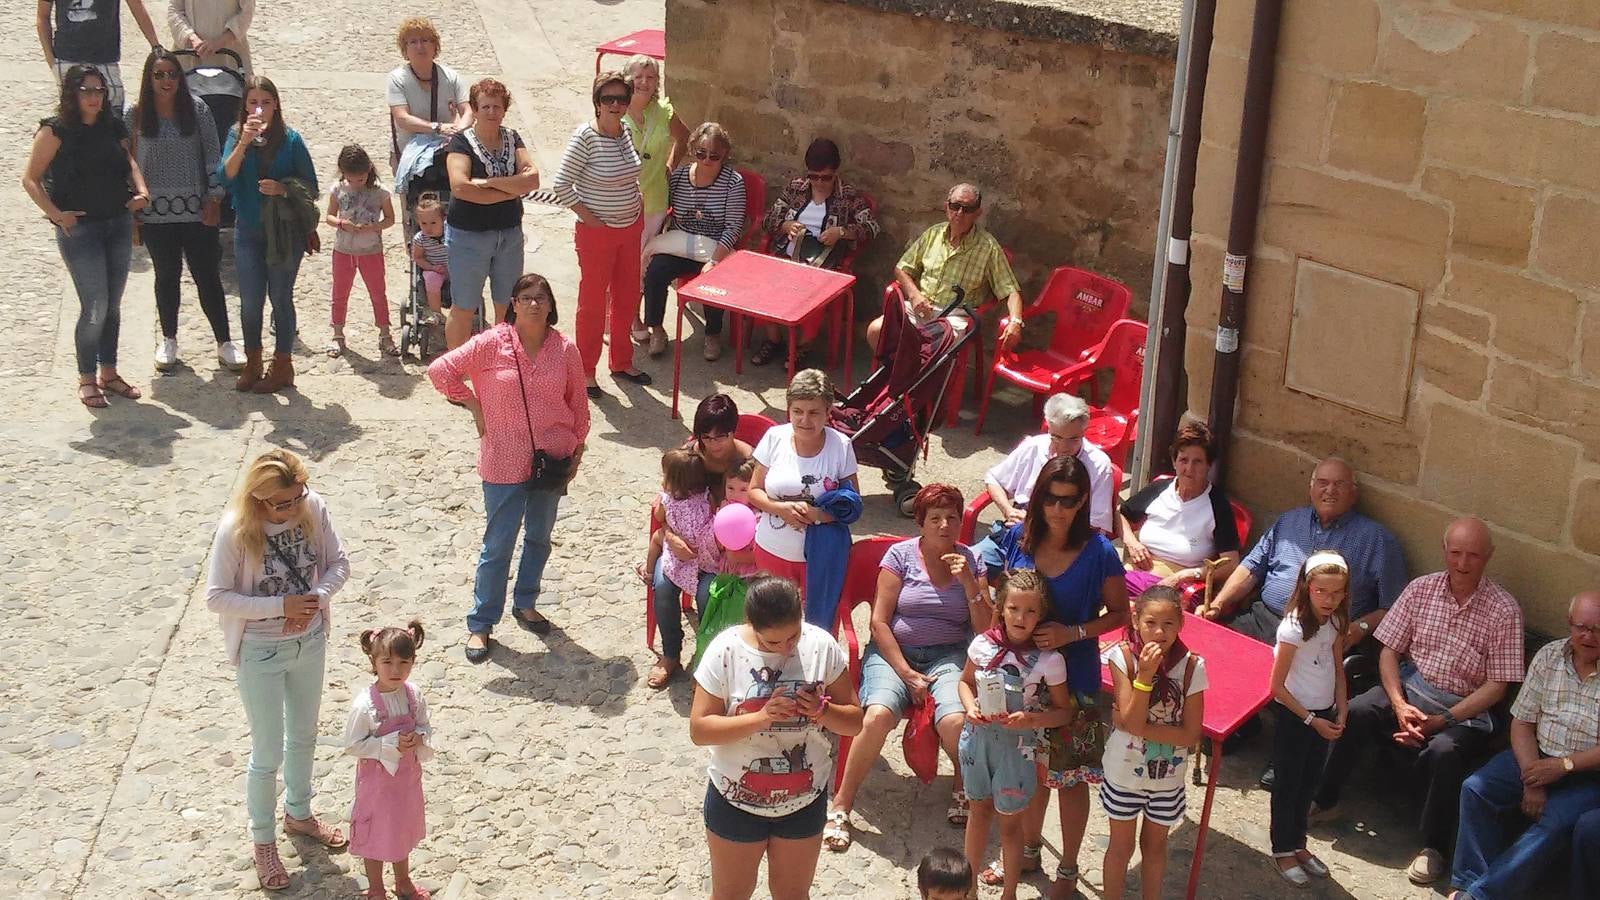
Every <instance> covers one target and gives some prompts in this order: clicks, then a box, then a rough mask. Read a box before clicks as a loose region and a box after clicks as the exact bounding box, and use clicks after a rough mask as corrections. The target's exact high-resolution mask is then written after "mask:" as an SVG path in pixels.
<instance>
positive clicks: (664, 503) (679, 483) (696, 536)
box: [660, 449, 722, 597]
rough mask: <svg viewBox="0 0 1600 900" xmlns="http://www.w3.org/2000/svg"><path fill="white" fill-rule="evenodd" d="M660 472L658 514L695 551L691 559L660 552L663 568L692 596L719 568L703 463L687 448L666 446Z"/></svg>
mask: <svg viewBox="0 0 1600 900" xmlns="http://www.w3.org/2000/svg"><path fill="white" fill-rule="evenodd" d="M661 474H662V478H661V489H662V490H661V502H660V509H661V515H662V516H663V518H664V520H665V522H666V526H667V527H668V528H669V529H671V530H672V533H673V534H675V535H677V536H678V537H680V538H683V539H684V541H686V542H688V544H689V546H690V547H692V548H694V551H695V555H694V557H693V558H692V559H679V558H678V556H677V554H675V553H666V554H663V555H662V560H663V562H664V568H663V571H664V573H665V574H666V576H667V580H668V581H670V582H672V583H673V584H675V585H677V586H678V590H681V591H683V592H684V593H685V594H687V595H689V596H691V597H693V596H696V595H697V594H698V593H699V590H700V579H701V578H703V577H709V576H712V575H715V574H717V573H718V572H720V571H722V549H721V548H720V547H718V546H717V540H716V537H715V536H714V535H713V534H712V533H711V494H710V492H709V491H708V490H707V488H706V468H705V464H704V462H703V461H702V460H701V459H700V456H699V455H698V454H696V453H694V452H692V451H690V450H683V449H674V450H668V451H667V452H666V453H665V454H663V455H662V457H661Z"/></svg>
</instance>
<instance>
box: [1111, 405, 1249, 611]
mask: <svg viewBox="0 0 1600 900" xmlns="http://www.w3.org/2000/svg"><path fill="white" fill-rule="evenodd" d="M1212 446H1213V445H1212V442H1211V429H1209V428H1207V427H1206V426H1205V424H1204V423H1203V422H1185V423H1183V424H1182V425H1181V426H1179V428H1178V435H1177V437H1176V438H1174V439H1173V441H1172V468H1173V471H1174V472H1176V473H1177V474H1176V475H1175V476H1174V477H1172V478H1159V479H1157V480H1155V481H1153V482H1151V483H1150V484H1149V486H1147V487H1146V488H1145V489H1144V490H1142V491H1140V492H1138V493H1137V494H1134V495H1133V496H1132V497H1129V498H1128V499H1127V500H1126V501H1124V502H1123V504H1122V508H1121V511H1120V514H1121V516H1122V521H1121V523H1120V524H1121V526H1122V545H1123V557H1124V562H1125V563H1126V564H1127V567H1128V571H1127V575H1126V576H1125V578H1126V579H1127V582H1128V596H1130V597H1137V596H1139V594H1141V593H1143V592H1144V590H1145V589H1146V588H1148V587H1150V586H1151V585H1154V584H1168V585H1177V584H1179V583H1180V582H1183V581H1192V580H1198V579H1201V578H1204V577H1205V574H1206V569H1205V564H1206V562H1207V561H1208V560H1211V559H1213V558H1215V559H1220V560H1221V562H1220V563H1218V564H1217V565H1215V566H1213V567H1212V568H1211V583H1212V584H1213V585H1216V586H1218V587H1221V586H1222V583H1223V582H1224V581H1226V580H1227V578H1228V575H1229V574H1230V573H1231V572H1233V568H1234V566H1237V565H1238V564H1239V550H1240V543H1241V542H1242V541H1243V540H1244V539H1245V535H1242V534H1239V533H1238V529H1237V528H1236V527H1235V524H1234V519H1233V504H1232V503H1230V502H1229V500H1228V496H1227V495H1226V494H1224V493H1223V491H1222V488H1220V487H1217V486H1216V485H1214V484H1212V483H1211V462H1212V459H1211V448H1212Z"/></svg>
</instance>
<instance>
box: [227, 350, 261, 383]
mask: <svg viewBox="0 0 1600 900" xmlns="http://www.w3.org/2000/svg"><path fill="white" fill-rule="evenodd" d="M260 380H261V351H260V350H246V351H245V352H244V371H242V372H240V373H239V377H238V378H237V379H235V380H234V382H233V389H234V390H236V391H248V390H250V389H251V388H253V387H255V386H256V382H258V381H260Z"/></svg>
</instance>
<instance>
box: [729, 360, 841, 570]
mask: <svg viewBox="0 0 1600 900" xmlns="http://www.w3.org/2000/svg"><path fill="white" fill-rule="evenodd" d="M786 400H787V405H788V408H789V424H787V425H778V426H775V427H773V428H769V429H768V430H767V433H766V434H765V435H763V436H762V438H761V442H760V443H758V444H756V448H755V459H756V471H755V474H754V475H753V476H752V477H751V479H750V505H751V506H753V507H755V509H756V512H758V513H760V515H759V516H757V518H756V564H757V565H758V566H759V567H760V568H761V570H762V571H764V572H768V573H770V574H773V575H782V576H784V577H785V578H789V579H791V580H793V581H794V582H795V583H796V584H798V585H800V586H801V588H802V589H804V587H805V577H806V562H805V560H806V528H808V527H810V526H812V525H820V524H822V523H824V522H831V521H833V520H832V518H831V517H829V515H828V514H827V513H826V512H823V511H822V509H821V508H819V507H818V506H817V505H816V501H817V498H819V497H821V496H822V495H823V494H825V493H827V492H828V491H831V490H833V489H834V488H836V487H838V486H840V485H842V484H848V485H850V486H851V487H852V488H854V489H855V490H856V491H857V492H859V491H860V490H861V487H860V483H859V482H858V481H857V479H856V451H855V448H854V447H852V446H851V445H850V440H849V439H848V438H846V437H845V436H844V435H843V434H840V433H839V432H837V431H835V430H834V429H832V428H830V427H828V408H829V407H831V406H832V405H833V385H832V384H831V383H830V382H829V381H828V376H827V375H826V374H824V373H823V372H822V371H820V370H818V369H804V370H802V371H799V372H796V373H795V376H794V379H793V380H792V381H790V382H789V391H788V396H787V398H786Z"/></svg>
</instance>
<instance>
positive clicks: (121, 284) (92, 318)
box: [55, 214, 133, 375]
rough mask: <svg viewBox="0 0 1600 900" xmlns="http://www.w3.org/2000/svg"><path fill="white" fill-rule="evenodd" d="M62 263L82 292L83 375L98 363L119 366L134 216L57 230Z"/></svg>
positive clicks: (78, 335)
mask: <svg viewBox="0 0 1600 900" xmlns="http://www.w3.org/2000/svg"><path fill="white" fill-rule="evenodd" d="M55 232H56V247H58V248H59V249H60V250H61V261H62V262H64V263H66V265H67V273H68V274H69V275H71V276H72V287H73V289H75V290H76V291H77V292H78V326H77V328H75V329H74V330H73V333H72V339H73V347H74V349H75V350H76V351H77V356H78V374H79V375H93V374H94V373H95V367H96V366H97V365H98V366H102V367H104V368H107V369H114V368H116V367H117V336H118V334H119V333H120V332H121V330H122V290H123V288H125V287H126V286H127V284H128V265H129V263H130V262H131V261H132V259H133V216H131V215H127V214H124V215H120V216H114V217H112V218H109V219H80V220H79V221H78V224H76V225H74V226H72V231H70V232H66V231H62V230H61V228H60V227H57V228H56V229H55Z"/></svg>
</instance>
